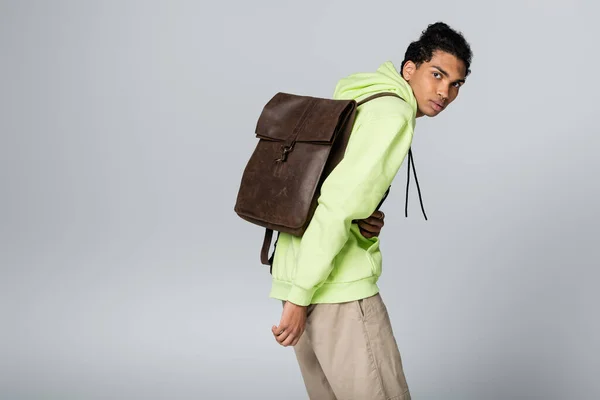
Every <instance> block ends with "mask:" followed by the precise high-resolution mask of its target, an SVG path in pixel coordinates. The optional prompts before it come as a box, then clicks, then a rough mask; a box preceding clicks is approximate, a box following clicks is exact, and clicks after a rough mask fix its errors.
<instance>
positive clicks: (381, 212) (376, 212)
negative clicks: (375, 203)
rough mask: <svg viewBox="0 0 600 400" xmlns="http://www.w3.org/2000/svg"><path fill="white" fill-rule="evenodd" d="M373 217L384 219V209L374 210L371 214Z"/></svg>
mask: <svg viewBox="0 0 600 400" xmlns="http://www.w3.org/2000/svg"><path fill="white" fill-rule="evenodd" d="M371 217H373V218H377V219H384V218H385V214H384V213H383V211H379V210H377V211H374V212H373V214H371Z"/></svg>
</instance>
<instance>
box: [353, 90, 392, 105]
mask: <svg viewBox="0 0 600 400" xmlns="http://www.w3.org/2000/svg"><path fill="white" fill-rule="evenodd" d="M383 96H394V97H397V98H399V99H401V100H404V99H403V98H402V97H400V96H398V95H397V94H396V93H391V92H382V93H376V94H374V95H372V96H369V97H367V98H366V99H364V100H361V101H359V102H358V104H357V105H356V106H357V107H359V106H362V105H363V104H365V103H366V102H367V101H371V100H374V99H377V98H379V97H383Z"/></svg>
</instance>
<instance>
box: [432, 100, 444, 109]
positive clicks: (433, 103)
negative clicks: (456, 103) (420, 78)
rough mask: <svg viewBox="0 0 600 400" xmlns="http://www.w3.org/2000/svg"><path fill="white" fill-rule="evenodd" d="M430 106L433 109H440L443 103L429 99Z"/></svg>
mask: <svg viewBox="0 0 600 400" xmlns="http://www.w3.org/2000/svg"><path fill="white" fill-rule="evenodd" d="M430 103H431V106H432V107H433V109H434V110H435V111H438V112H439V111H442V110H443V109H444V105H443V104H442V103H440V102H437V101H433V100H430Z"/></svg>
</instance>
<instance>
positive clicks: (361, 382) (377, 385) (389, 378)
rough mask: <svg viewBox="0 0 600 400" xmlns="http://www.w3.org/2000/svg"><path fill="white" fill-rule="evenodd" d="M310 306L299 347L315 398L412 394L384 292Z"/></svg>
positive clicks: (371, 399)
mask: <svg viewBox="0 0 600 400" xmlns="http://www.w3.org/2000/svg"><path fill="white" fill-rule="evenodd" d="M307 312H308V318H307V323H306V329H305V331H304V334H303V335H302V337H301V338H300V340H299V341H298V343H297V344H296V346H294V350H295V353H296V357H297V359H298V363H299V365H300V371H301V373H302V378H303V379H304V383H305V385H306V390H307V392H308V395H309V397H310V399H311V400H410V392H409V390H408V385H407V384H406V379H405V377H404V371H403V369H402V360H401V358H400V352H399V351H398V346H397V344H396V340H395V339H394V334H393V332H392V326H391V324H390V319H389V316H388V313H387V309H386V307H385V305H384V303H383V301H382V299H381V295H379V294H377V295H375V296H372V297H368V298H366V299H362V300H357V301H351V302H347V303H338V304H312V305H310V306H309V307H308V310H307Z"/></svg>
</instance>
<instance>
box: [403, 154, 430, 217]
mask: <svg viewBox="0 0 600 400" xmlns="http://www.w3.org/2000/svg"><path fill="white" fill-rule="evenodd" d="M411 165H412V169H413V174H414V176H415V182H417V191H418V192H419V202H420V203H421V210H422V211H423V216H424V217H425V220H427V215H426V214H425V208H423V199H422V198H421V188H420V187H419V180H418V179H417V169H416V168H415V161H414V159H413V155H412V149H411V148H409V149H408V168H407V177H406V203H405V206H404V216H405V217H408V187H409V184H410V167H411Z"/></svg>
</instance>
